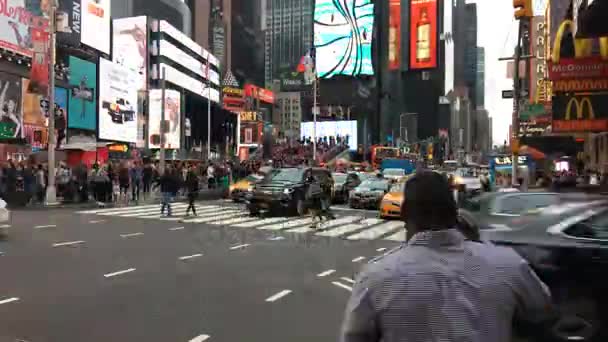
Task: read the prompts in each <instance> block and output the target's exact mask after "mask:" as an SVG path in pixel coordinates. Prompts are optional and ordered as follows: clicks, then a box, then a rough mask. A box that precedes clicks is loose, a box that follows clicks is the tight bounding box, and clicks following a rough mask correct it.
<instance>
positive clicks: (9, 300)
mask: <svg viewBox="0 0 608 342" xmlns="http://www.w3.org/2000/svg"><path fill="white" fill-rule="evenodd" d="M18 300H19V298H17V297H13V298H7V299H3V300H0V305H2V304H8V303H12V302H16V301H18Z"/></svg>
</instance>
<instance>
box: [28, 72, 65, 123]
mask: <svg viewBox="0 0 608 342" xmlns="http://www.w3.org/2000/svg"><path fill="white" fill-rule="evenodd" d="M29 86H30V80H29V79H27V78H24V79H22V86H21V89H22V95H21V98H22V99H23V104H22V106H23V107H22V108H23V123H25V124H28V125H34V126H42V127H46V126H47V116H46V114H45V113H44V112H43V107H45V102H43V99H44V98H43V97H42V96H40V95H38V94H35V93H30V92H28V89H29ZM66 102H67V101H66ZM46 106H48V104H47V105H46Z"/></svg>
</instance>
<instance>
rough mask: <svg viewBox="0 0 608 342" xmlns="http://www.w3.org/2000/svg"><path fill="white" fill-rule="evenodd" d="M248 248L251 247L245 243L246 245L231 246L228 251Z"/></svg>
mask: <svg viewBox="0 0 608 342" xmlns="http://www.w3.org/2000/svg"><path fill="white" fill-rule="evenodd" d="M249 246H251V245H250V244H248V243H246V244H242V245H237V246H232V247H230V250H231V251H235V250H237V249H243V248H246V247H249Z"/></svg>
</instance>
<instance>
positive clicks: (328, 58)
mask: <svg viewBox="0 0 608 342" xmlns="http://www.w3.org/2000/svg"><path fill="white" fill-rule="evenodd" d="M373 28H374V3H373V2H372V1H371V0H357V1H333V0H315V11H314V46H315V50H316V61H317V63H316V64H317V65H316V66H317V76H318V77H320V78H330V77H333V76H335V75H349V76H357V75H373V74H374V68H373V65H372V35H373Z"/></svg>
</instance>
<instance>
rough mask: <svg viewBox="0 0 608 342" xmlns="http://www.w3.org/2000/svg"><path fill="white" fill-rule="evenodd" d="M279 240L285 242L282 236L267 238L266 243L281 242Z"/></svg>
mask: <svg viewBox="0 0 608 342" xmlns="http://www.w3.org/2000/svg"><path fill="white" fill-rule="evenodd" d="M281 240H285V238H284V237H282V236H273V237H269V238H268V241H281Z"/></svg>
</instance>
